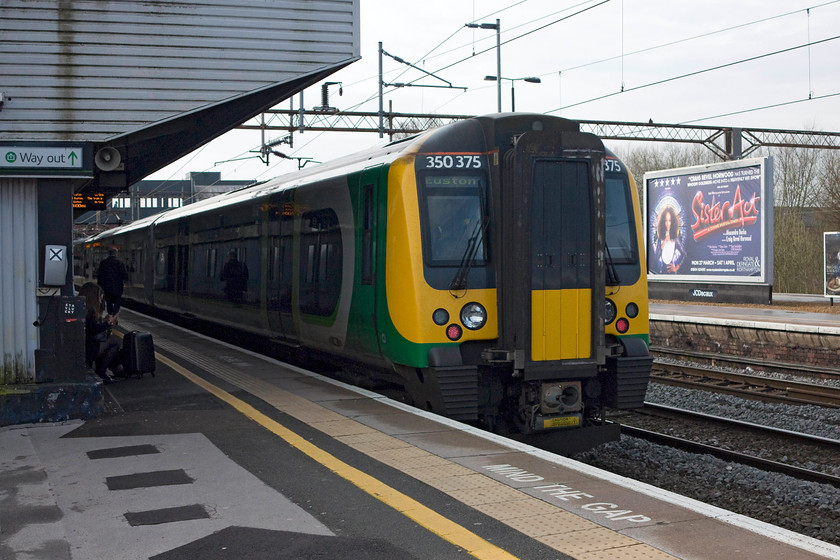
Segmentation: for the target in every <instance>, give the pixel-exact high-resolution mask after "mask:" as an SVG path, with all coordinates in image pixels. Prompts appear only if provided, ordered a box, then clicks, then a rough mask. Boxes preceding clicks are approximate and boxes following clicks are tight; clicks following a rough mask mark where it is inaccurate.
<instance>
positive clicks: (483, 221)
mask: <svg viewBox="0 0 840 560" xmlns="http://www.w3.org/2000/svg"><path fill="white" fill-rule="evenodd" d="M411 142H412V144H411V145H410V146H407V147H405V148H403V150H402V154H401V156H400V157H398V158H397V159H395V160H394V161H392V162H391V163H390V168H389V171H388V185H387V189H386V190H387V204H386V212H385V213H386V215H387V219H386V220H385V225H386V229H385V232H386V233H385V234H384V235H383V237H382V243H383V245H384V247H383V248H382V253H381V257H382V259H383V261H384V263H385V278H384V282H383V284H382V289H383V290H384V296H385V297H384V300H383V301H384V305H383V306H382V307H381V308H380V311H383V312H384V314H383V315H380V316H379V317H380V320H379V325H380V332H381V336H380V345H381V350H382V353H383V355H384V356H387V359H388V360H390V362H391V363H392V365H393V367H394V369H395V370H396V371H397V372H398V373H399V374H400V376H401V378H402V380H403V384H404V385H405V387H406V389H407V392H408V394H409V395H410V399H411V400H412V401H413V403H414V404H416V405H417V406H420V407H423V408H426V409H429V410H432V411H435V412H438V413H440V414H444V415H447V416H450V417H453V418H456V419H459V420H464V421H468V422H473V423H477V424H479V425H483V426H485V427H487V428H489V429H492V430H494V431H499V432H503V433H507V434H511V435H513V436H514V437H538V438H541V437H543V436H545V438H546V439H547V441H543V442H541V444H544V445H545V446H546V447H548V448H551V449H555V450H557V451H562V452H567V451H574V450H579V449H586V448H589V447H592V446H593V445H597V444H599V443H601V442H604V441H609V440H612V439H616V438H617V437H618V427H617V426H615V425H612V424H610V423H608V422H606V421H605V419H604V409H605V407H606V406H607V405H609V406H613V405H614V404H616V403H617V404H618V405H619V406H621V405H622V404H621V402H620V401H623V400H624V393H625V392H626V383H619V382H617V380H618V379H619V378H624V377H626V372H627V371H628V368H629V369H633V368H635V369H636V370H640V371H641V370H644V369H645V365H644V361H645V359H647V358H646V357H647V298H646V284H645V282H644V278H643V277H642V276H641V275H640V270H641V262H643V260H640V259H639V251H638V248H639V247H641V244H640V242H639V240H638V237H637V235H638V234H639V233H640V232H641V226H640V225H638V219H639V214H638V200H637V198H636V195H635V192H631V190H632V189H631V183H630V181H632V179H631V178H629V175H628V174H627V173H626V171H624V170H623V166H621V165H618V166H617V168H618V169H619V171H616V170H613V171H610V170H609V167H608V166H609V165H615V164H609V163H607V162H610V157H611V155H608V154H607V151H606V150H605V149H604V147H603V144H602V143H601V142H600V140H598V139H597V138H596V137H594V136H592V135H589V134H585V133H581V132H580V131H579V129H578V125H577V124H576V123H573V122H571V121H566V120H564V119H558V118H555V117H547V116H544V115H527V114H517V115H494V116H490V117H479V118H477V119H470V120H468V121H464V122H461V123H457V124H456V125H451V126H449V127H445V128H442V129H439V130H437V131H433V132H430V133H427V134H425V135H422V136H420V137H418V138H416V139H414V140H412V141H411ZM615 161H617V160H615ZM617 178H618V179H619V180H618V181H617V182H616V181H615V179H617ZM612 188H620V189H621V190H620V193H619V194H620V196H616V197H611V194H610V193H611V189H612ZM613 198H615V199H616V200H621V201H622V202H623V207H622V208H623V210H624V213H625V216H624V218H623V220H624V221H623V225H624V228H625V230H626V231H623V232H621V233H620V234H619V233H618V231H617V229H614V228H615V227H617V224H612V226H613V228H611V227H610V225H611V224H610V221H609V220H610V218H609V211H610V210H611V209H613V208H612V206H613V204H612V203H611V201H612V202H615V201H614V200H612V199H613ZM628 224H629V225H628ZM628 236H630V240H631V241H632V243H630V244H629V245H630V247H629V248H627V247H625V248H624V253H622V254H616V255H613V256H611V253H612V252H617V248H618V247H624V246H625V245H627V238H628ZM625 253H626V254H625ZM631 261H632V262H631ZM629 269H633V270H634V275H631V274H627V271H628V270H629ZM616 275H619V276H620V275H623V276H624V279H621V278H619V280H616V279H615V278H616V277H617V276H616ZM605 294H609V295H610V296H611V298H612V299H611V300H609V301H608V299H607V298H606V297H605ZM610 302H611V303H612V305H615V306H619V305H620V306H621V309H622V311H621V316H620V317H619V316H618V315H619V313H616V316H615V317H613V318H610V317H608V314H609V305H610ZM631 304H632V305H631ZM633 305H635V306H636V307H635V311H634V308H633ZM622 331H623V332H622ZM634 341H637V342H638V343H640V345H637V343H636V342H634ZM642 349H643V352H642ZM642 354H644V356H642ZM636 358H638V359H636ZM631 362H632V367H630V365H631ZM647 371H649V363H648V367H647ZM644 384H645V388H646V381H644Z"/></svg>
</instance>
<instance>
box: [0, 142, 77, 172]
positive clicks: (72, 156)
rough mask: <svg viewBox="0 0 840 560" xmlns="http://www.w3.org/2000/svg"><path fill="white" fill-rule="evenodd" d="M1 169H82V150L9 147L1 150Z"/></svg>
mask: <svg viewBox="0 0 840 560" xmlns="http://www.w3.org/2000/svg"><path fill="white" fill-rule="evenodd" d="M2 153H3V161H2V163H0V165H1V166H3V167H29V168H36V169H38V168H56V167H69V168H71V169H81V168H82V148H81V146H78V147H75V148H72V147H70V148H65V147H60V148H30V147H26V148H24V147H17V146H10V147H6V148H2Z"/></svg>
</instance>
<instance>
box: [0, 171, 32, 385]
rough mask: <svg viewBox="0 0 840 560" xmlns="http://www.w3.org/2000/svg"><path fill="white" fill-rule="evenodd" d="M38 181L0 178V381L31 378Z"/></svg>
mask: <svg viewBox="0 0 840 560" xmlns="http://www.w3.org/2000/svg"><path fill="white" fill-rule="evenodd" d="M37 254H38V182H37V181H36V180H35V179H2V178H0V309H2V310H3V313H2V316H0V329H2V330H0V358H2V363H0V385H5V384H10V383H29V382H33V381H34V380H35V349H36V348H37V346H38V331H37V329H36V327H35V326H33V324H32V323H33V322H34V321H35V320H36V319H37V317H38V310H37V307H36V304H35V279H36V278H37V277H38V266H37V263H36V262H35V259H34V258H33V255H37Z"/></svg>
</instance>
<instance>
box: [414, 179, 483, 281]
mask: <svg viewBox="0 0 840 560" xmlns="http://www.w3.org/2000/svg"><path fill="white" fill-rule="evenodd" d="M422 200H423V205H422V206H423V208H422V209H421V214H422V218H423V221H424V222H425V223H424V226H425V234H426V235H425V240H424V245H425V247H424V251H423V253H424V256H425V259H426V264H427V265H429V266H459V265H461V263H462V261H463V260H464V259H465V257H466V258H471V261H472V262H471V265H473V266H481V265H483V264H485V262H486V258H487V257H486V247H485V243H484V231H483V228H482V220H483V217H484V215H485V212H484V179H483V177H482V176H480V175H427V176H426V177H424V179H423V197H422Z"/></svg>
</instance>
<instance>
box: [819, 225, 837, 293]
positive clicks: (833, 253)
mask: <svg viewBox="0 0 840 560" xmlns="http://www.w3.org/2000/svg"><path fill="white" fill-rule="evenodd" d="M823 263H824V264H825V269H824V270H825V280H824V281H823V295H824V296H825V297H830V298H836V297H840V232H837V231H827V232H824V233H823Z"/></svg>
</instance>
